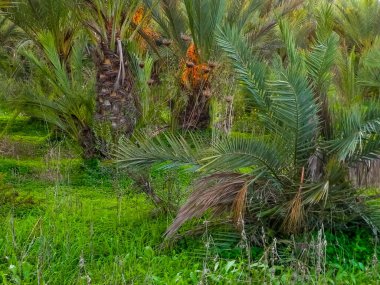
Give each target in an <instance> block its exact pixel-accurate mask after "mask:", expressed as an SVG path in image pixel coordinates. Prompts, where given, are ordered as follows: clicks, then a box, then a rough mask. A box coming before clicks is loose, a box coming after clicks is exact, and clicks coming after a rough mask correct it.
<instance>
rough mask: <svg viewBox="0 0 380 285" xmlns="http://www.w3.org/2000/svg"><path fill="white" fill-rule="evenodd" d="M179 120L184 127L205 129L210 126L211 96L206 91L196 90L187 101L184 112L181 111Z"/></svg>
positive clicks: (187, 128)
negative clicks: (206, 94) (205, 93)
mask: <svg viewBox="0 0 380 285" xmlns="http://www.w3.org/2000/svg"><path fill="white" fill-rule="evenodd" d="M178 121H179V123H180V126H181V128H182V129H185V130H194V129H196V130H204V129H207V128H208V127H209V126H210V121H211V116H210V97H209V96H205V95H204V92H202V91H200V92H199V91H197V90H194V91H193V92H192V93H191V94H190V96H189V98H188V101H187V102H186V107H185V108H184V111H183V112H180V114H179V118H178Z"/></svg>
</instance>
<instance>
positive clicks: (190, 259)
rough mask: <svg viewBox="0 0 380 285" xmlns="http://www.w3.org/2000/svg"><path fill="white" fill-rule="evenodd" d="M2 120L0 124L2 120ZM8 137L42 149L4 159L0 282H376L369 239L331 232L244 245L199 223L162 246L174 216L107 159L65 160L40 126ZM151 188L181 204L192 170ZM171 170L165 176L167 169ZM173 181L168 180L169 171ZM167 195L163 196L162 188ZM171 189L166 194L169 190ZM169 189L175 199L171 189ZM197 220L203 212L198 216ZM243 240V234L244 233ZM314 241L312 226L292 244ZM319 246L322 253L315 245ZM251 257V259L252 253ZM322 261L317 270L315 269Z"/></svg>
mask: <svg viewBox="0 0 380 285" xmlns="http://www.w3.org/2000/svg"><path fill="white" fill-rule="evenodd" d="M3 117H4V118H0V122H1V120H3V121H5V120H6V117H5V116H3ZM22 122H24V123H26V122H29V120H28V119H25V118H21V119H18V121H17V124H16V125H14V126H13V127H12V128H11V129H10V131H9V133H8V135H9V136H11V137H13V139H14V141H16V139H15V138H17V136H22V137H29V138H33V139H30V141H26V145H27V144H31V145H37V146H38V147H39V148H38V149H40V150H41V149H42V150H43V152H45V153H43V152H42V153H41V152H38V153H37V155H36V154H35V153H30V155H29V156H21V157H12V156H3V157H0V233H1V234H0V284H59V285H61V284H206V283H207V284H378V281H377V280H380V275H379V266H378V263H377V261H376V258H374V257H377V256H379V252H378V250H376V249H374V245H375V243H374V238H373V236H372V234H371V233H369V232H367V231H365V230H360V229H358V230H356V231H355V232H352V231H351V232H334V233H333V232H332V231H327V232H326V233H325V234H324V235H323V237H322V240H323V241H326V242H327V244H326V248H324V245H323V244H322V243H321V242H319V243H315V246H314V247H313V246H310V248H309V249H308V250H305V251H303V250H300V248H299V247H297V246H294V245H293V243H292V242H291V241H290V242H289V241H287V240H283V239H282V238H281V237H278V240H277V246H276V247H275V246H274V243H273V240H270V239H269V238H268V241H267V243H266V244H265V247H264V248H261V247H252V248H251V247H249V246H248V244H247V243H245V242H244V239H242V237H241V235H240V234H239V233H236V232H234V231H233V230H232V229H228V230H226V229H217V230H211V229H207V230H206V227H205V228H204V230H203V232H202V233H201V236H195V237H192V236H188V237H184V238H183V239H180V240H179V241H178V242H177V243H175V244H172V245H166V246H163V245H164V243H163V242H164V239H163V236H162V235H163V233H164V232H165V229H166V227H167V226H168V225H169V224H170V223H171V221H172V219H173V214H165V213H163V212H160V211H157V209H155V208H154V206H153V205H152V203H151V202H150V201H149V200H148V199H147V198H146V197H145V196H144V195H143V194H141V193H139V191H138V190H137V189H135V188H134V186H133V183H132V181H131V180H130V179H128V177H126V176H125V175H124V174H123V173H116V172H115V169H114V167H113V166H112V165H110V164H108V163H102V164H99V163H98V162H97V161H90V162H83V161H82V160H80V159H78V158H73V159H71V158H62V157H60V154H59V153H57V149H56V148H53V154H52V155H50V156H47V155H46V153H47V152H48V151H49V150H51V149H49V145H48V146H45V145H44V144H45V142H46V141H45V137H46V136H47V135H48V132H46V130H44V127H42V128H41V129H39V126H40V125H39V123H38V122H34V123H33V125H32V126H28V125H26V126H25V125H24V124H23V123H22ZM151 175H152V176H153V177H154V178H155V179H154V181H155V182H154V186H155V188H156V189H157V190H158V191H159V192H160V193H161V194H167V195H168V197H170V198H171V199H172V201H173V202H175V203H178V204H180V203H181V201H182V200H183V197H185V196H186V193H187V191H186V186H187V185H188V184H189V183H190V180H191V177H189V176H188V175H186V174H185V173H179V174H178V175H174V174H173V173H171V174H170V173H169V174H168V173H162V172H160V171H158V170H154V171H153V172H152V173H151ZM168 175H169V176H168ZM168 177H169V178H170V179H169V178H168ZM165 192H168V193H165ZM169 192H170V193H169ZM170 195H171V196H170ZM200 222H202V219H201V220H200ZM248 238H249V236H248ZM316 241H318V233H313V234H311V235H310V236H308V237H299V238H297V239H296V241H295V242H296V243H297V244H302V243H303V242H308V243H309V244H313V242H316ZM318 246H321V247H322V250H319V251H318ZM248 255H249V258H248ZM319 268H320V270H319Z"/></svg>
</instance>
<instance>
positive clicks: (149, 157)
mask: <svg viewBox="0 0 380 285" xmlns="http://www.w3.org/2000/svg"><path fill="white" fill-rule="evenodd" d="M135 139H136V141H137V142H138V143H137V144H136V143H134V142H133V141H131V140H127V139H122V140H121V141H120V142H119V145H118V147H117V149H116V151H115V160H116V163H117V164H118V165H119V166H120V167H122V168H146V167H149V166H152V165H153V164H158V163H162V164H163V166H162V168H179V167H183V166H190V167H191V168H192V169H193V170H194V169H197V168H199V166H200V164H201V162H200V151H199V150H200V149H202V144H203V143H202V141H201V138H197V137H196V136H191V143H189V142H188V141H187V140H186V139H185V138H184V137H183V136H181V135H173V134H164V135H163V136H162V137H161V136H158V137H154V138H151V137H149V136H147V135H145V134H136V135H135Z"/></svg>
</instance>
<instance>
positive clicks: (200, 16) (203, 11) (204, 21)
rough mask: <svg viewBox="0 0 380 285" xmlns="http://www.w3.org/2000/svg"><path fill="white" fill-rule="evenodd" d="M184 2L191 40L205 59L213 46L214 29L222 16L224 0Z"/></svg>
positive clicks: (186, 0) (187, 0) (224, 5)
mask: <svg viewBox="0 0 380 285" xmlns="http://www.w3.org/2000/svg"><path fill="white" fill-rule="evenodd" d="M184 4H185V7H186V12H187V18H188V23H189V29H190V31H191V35H192V36H193V41H194V43H195V46H196V47H197V50H198V51H200V57H201V58H202V59H203V61H205V60H207V59H209V58H210V55H211V51H212V49H213V48H214V43H215V41H214V39H215V31H216V28H217V26H218V25H219V24H220V22H221V20H222V18H223V15H224V10H225V7H226V0H184Z"/></svg>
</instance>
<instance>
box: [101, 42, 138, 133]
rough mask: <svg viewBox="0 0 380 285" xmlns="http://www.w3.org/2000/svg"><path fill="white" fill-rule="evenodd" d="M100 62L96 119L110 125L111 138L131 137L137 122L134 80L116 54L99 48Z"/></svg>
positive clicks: (105, 48) (104, 48)
mask: <svg viewBox="0 0 380 285" xmlns="http://www.w3.org/2000/svg"><path fill="white" fill-rule="evenodd" d="M102 51H103V56H104V57H103V60H102V61H101V62H100V63H99V64H98V70H97V77H96V79H97V82H96V83H97V84H96V91H97V98H96V114H95V120H96V122H98V123H100V124H110V126H111V127H112V133H113V137H114V138H117V137H119V136H120V135H125V136H127V137H128V136H130V135H131V134H132V132H133V130H134V128H135V125H136V121H137V108H136V102H135V98H134V96H133V93H132V92H133V79H132V75H131V73H130V71H129V70H128V67H127V66H125V64H124V62H122V63H121V62H120V61H121V60H120V58H121V59H122V56H119V55H118V54H117V53H115V52H112V51H111V50H109V49H108V48H107V47H104V46H103V47H102Z"/></svg>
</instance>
